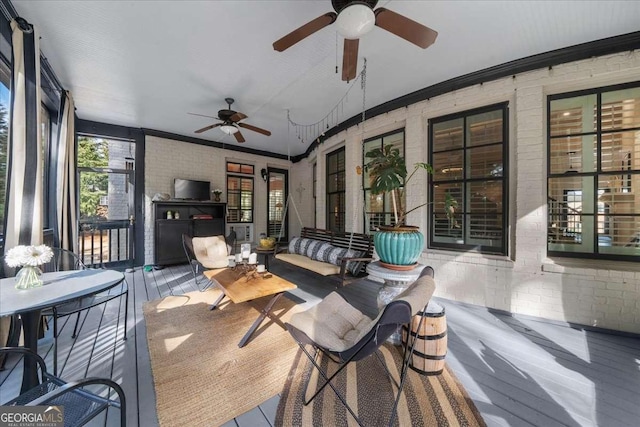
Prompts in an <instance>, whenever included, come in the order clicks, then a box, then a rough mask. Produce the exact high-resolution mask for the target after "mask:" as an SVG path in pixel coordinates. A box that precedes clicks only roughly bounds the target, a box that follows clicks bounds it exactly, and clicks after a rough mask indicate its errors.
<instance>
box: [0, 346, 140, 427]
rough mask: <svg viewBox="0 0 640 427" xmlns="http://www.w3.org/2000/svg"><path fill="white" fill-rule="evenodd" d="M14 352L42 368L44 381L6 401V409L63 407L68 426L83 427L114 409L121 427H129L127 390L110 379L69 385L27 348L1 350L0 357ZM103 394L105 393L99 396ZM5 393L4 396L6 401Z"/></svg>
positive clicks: (69, 383) (97, 379)
mask: <svg viewBox="0 0 640 427" xmlns="http://www.w3.org/2000/svg"><path fill="white" fill-rule="evenodd" d="M11 353H14V354H19V355H21V356H22V357H28V358H33V359H34V360H35V361H36V364H37V366H38V367H39V368H40V376H41V381H40V384H38V385H36V386H35V387H33V388H32V389H30V390H27V391H25V392H23V393H21V394H19V395H18V396H17V397H14V398H12V399H11V400H9V401H7V402H5V401H2V402H0V404H2V405H3V406H43V405H44V406H49V407H51V406H62V407H64V425H65V427H69V426H83V425H85V424H87V423H88V422H90V421H91V420H92V419H94V418H95V417H96V416H97V415H98V414H100V413H101V412H102V411H104V410H106V409H108V408H109V407H114V408H118V409H119V411H120V425H121V426H122V427H124V426H126V425H127V409H126V402H125V395H124V391H122V388H121V387H120V386H119V385H118V384H117V383H116V382H114V381H112V380H110V379H108V378H84V379H81V380H78V381H73V382H66V381H64V380H62V379H60V378H58V377H57V376H55V375H52V374H50V373H49V372H47V366H46V364H45V362H44V359H42V357H40V356H38V355H37V354H36V353H34V352H33V351H31V350H29V349H27V348H24V347H3V348H0V354H11ZM105 387H106V389H108V391H109V392H108V394H106V395H105V393H104V391H106V390H105ZM3 391H4V390H3ZM100 391H103V392H101V393H98V392H100ZM113 392H115V394H116V395H117V396H118V399H117V400H114V399H112V398H111V395H112V394H113ZM4 394H5V393H2V395H3V399H4ZM17 424H20V423H17ZM17 424H16V425H17ZM36 424H37V423H36Z"/></svg>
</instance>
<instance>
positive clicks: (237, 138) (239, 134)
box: [233, 131, 244, 142]
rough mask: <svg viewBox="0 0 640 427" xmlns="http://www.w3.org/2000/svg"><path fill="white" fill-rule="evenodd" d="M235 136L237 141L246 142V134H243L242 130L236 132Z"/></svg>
mask: <svg viewBox="0 0 640 427" xmlns="http://www.w3.org/2000/svg"><path fill="white" fill-rule="evenodd" d="M233 136H235V137H236V141H238V142H244V136H242V134H241V133H240V131H238V132H236V133H234V134H233Z"/></svg>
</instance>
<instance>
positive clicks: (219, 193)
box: [212, 188, 222, 196]
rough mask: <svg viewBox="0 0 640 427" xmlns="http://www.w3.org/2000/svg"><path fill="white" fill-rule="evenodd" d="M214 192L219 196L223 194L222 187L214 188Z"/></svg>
mask: <svg viewBox="0 0 640 427" xmlns="http://www.w3.org/2000/svg"><path fill="white" fill-rule="evenodd" d="M212 193H213V194H215V195H217V196H219V195H221V194H222V190H221V189H219V188H216V189H215V190H213V191H212Z"/></svg>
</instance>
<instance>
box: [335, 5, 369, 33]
mask: <svg viewBox="0 0 640 427" xmlns="http://www.w3.org/2000/svg"><path fill="white" fill-rule="evenodd" d="M375 24H376V16H375V15H374V13H373V10H372V9H371V8H370V7H369V6H368V5H366V4H364V3H355V4H352V5H350V6H347V7H346V8H344V9H343V10H341V11H340V14H339V15H338V18H337V19H336V26H337V28H338V33H340V35H341V36H342V37H344V38H345V39H350V40H355V39H359V38H360V37H362V36H364V35H365V34H367V33H368V32H369V31H371V30H372V29H373V27H374V25H375Z"/></svg>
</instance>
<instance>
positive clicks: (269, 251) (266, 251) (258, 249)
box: [254, 246, 274, 271]
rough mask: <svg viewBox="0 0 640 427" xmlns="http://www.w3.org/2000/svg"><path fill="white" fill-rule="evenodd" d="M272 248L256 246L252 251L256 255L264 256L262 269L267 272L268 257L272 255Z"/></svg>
mask: <svg viewBox="0 0 640 427" xmlns="http://www.w3.org/2000/svg"><path fill="white" fill-rule="evenodd" d="M273 250H274V248H270V249H267V248H261V247H260V246H257V247H256V248H255V249H254V252H255V253H257V254H262V255H264V268H265V269H266V270H267V271H269V255H271V254H272V253H273Z"/></svg>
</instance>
